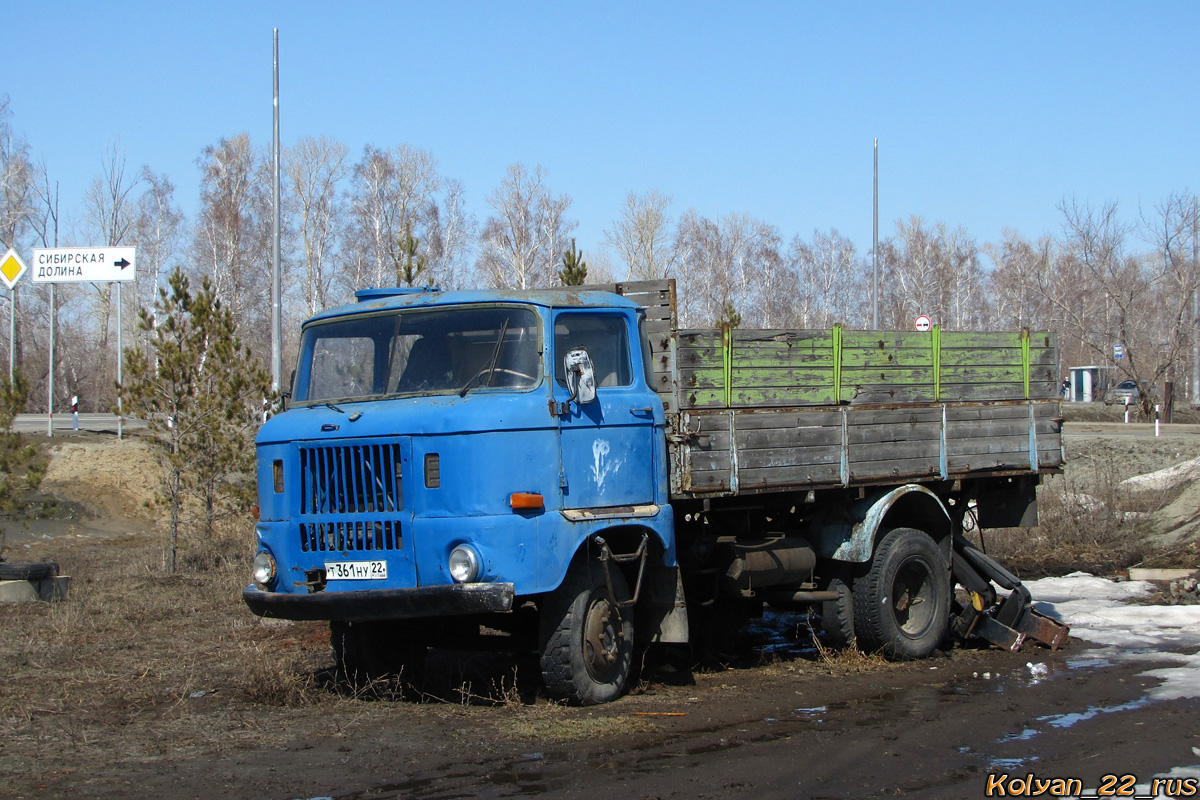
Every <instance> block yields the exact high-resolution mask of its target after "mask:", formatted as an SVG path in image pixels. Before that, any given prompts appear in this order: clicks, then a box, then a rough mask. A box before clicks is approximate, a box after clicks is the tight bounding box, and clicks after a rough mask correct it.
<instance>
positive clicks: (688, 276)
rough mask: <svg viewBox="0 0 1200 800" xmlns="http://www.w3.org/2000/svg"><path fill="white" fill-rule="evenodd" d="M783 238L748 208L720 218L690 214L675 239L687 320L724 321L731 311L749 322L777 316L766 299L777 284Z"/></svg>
mask: <svg viewBox="0 0 1200 800" xmlns="http://www.w3.org/2000/svg"><path fill="white" fill-rule="evenodd" d="M779 243H780V239H779V232H778V231H777V230H776V229H775V228H774V227H773V226H771V225H768V224H766V223H765V222H761V221H759V220H756V219H753V218H752V217H749V216H746V215H744V214H730V215H728V216H726V217H724V218H723V219H719V220H711V219H708V218H706V217H702V216H701V215H700V214H698V213H697V212H696V211H695V210H689V211H688V212H687V213H686V214H684V215H683V217H682V218H681V219H680V220H679V225H678V227H677V228H676V233H675V243H674V251H675V254H676V266H675V269H676V273H677V274H676V277H677V279H678V281H679V291H680V297H681V300H680V312H681V316H682V318H683V320H684V323H683V324H684V325H685V326H693V327H694V326H702V325H716V324H720V323H721V322H722V321H729V320H728V317H729V315H730V312H735V313H736V315H737V316H738V317H739V318H740V320H741V322H742V324H744V325H746V326H749V327H761V326H762V325H763V324H764V323H765V322H772V321H773V320H771V319H768V318H767V317H768V316H770V315H769V314H764V309H763V307H762V304H761V301H762V299H763V296H764V295H765V294H769V293H770V292H772V291H773V290H774V289H773V285H772V284H773V281H774V279H775V278H777V277H778V275H777V274H775V275H772V274H771V273H772V272H774V271H775V270H778V268H779V264H780V256H779Z"/></svg>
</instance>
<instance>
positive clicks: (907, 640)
mask: <svg viewBox="0 0 1200 800" xmlns="http://www.w3.org/2000/svg"><path fill="white" fill-rule="evenodd" d="M950 599H951V597H950V569H949V567H948V565H947V564H946V559H945V557H944V556H943V555H942V552H941V550H940V549H939V548H938V546H937V544H935V543H934V541H933V539H931V538H930V537H929V535H928V534H926V533H924V532H923V531H918V530H915V529H913V528H896V529H895V530H893V531H890V532H889V533H888V534H887V535H886V536H884V537H883V539H882V541H880V542H879V546H878V547H876V549H875V555H874V557H873V558H872V560H871V567H870V570H869V571H868V572H867V574H866V575H864V576H862V577H861V578H858V579H856V580H855V581H854V632H855V634H856V635H857V636H858V644H859V646H860V647H861V648H863V649H864V650H866V651H867V652H880V653H883V655H885V656H886V657H888V658H891V659H896V660H908V659H917V658H924V657H925V656H927V655H929V654H930V653H932V652H933V651H934V650H935V649H937V647H938V645H940V644H941V643H942V640H943V639H944V638H945V637H946V630H947V627H948V625H949V620H950Z"/></svg>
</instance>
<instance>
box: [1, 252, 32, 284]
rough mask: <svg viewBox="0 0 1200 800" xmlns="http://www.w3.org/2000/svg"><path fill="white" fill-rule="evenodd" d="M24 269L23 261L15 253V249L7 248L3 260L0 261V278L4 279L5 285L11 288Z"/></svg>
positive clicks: (23, 272)
mask: <svg viewBox="0 0 1200 800" xmlns="http://www.w3.org/2000/svg"><path fill="white" fill-rule="evenodd" d="M25 269H26V267H25V262H24V261H22V260H21V257H20V256H19V255H17V251H15V250H13V249H12V248H9V250H8V252H7V253H5V254H4V260H3V261H0V278H3V279H4V285H5V286H7V287H8V288H9V289H12V288H13V287H14V286H16V285H17V281H18V280H20V279H21V276H22V275H24V274H25Z"/></svg>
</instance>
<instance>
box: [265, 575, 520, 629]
mask: <svg viewBox="0 0 1200 800" xmlns="http://www.w3.org/2000/svg"><path fill="white" fill-rule="evenodd" d="M515 594H516V592H515V591H514V589H513V584H511V583H456V584H449V585H446V586H419V587H416V588H414V589H366V590H363V591H351V592H315V593H313V594H286V593H278V594H277V593H275V592H264V591H262V590H260V589H256V588H254V587H253V586H248V587H246V588H245V589H243V590H242V600H244V601H245V602H246V605H248V606H249V607H250V610H251V611H253V612H254V613H255V614H257V615H258V616H260V617H273V618H276V619H296V620H317V619H337V620H349V621H353V622H368V621H372V620H385V619H419V618H428V617H448V616H459V615H463V614H487V613H504V612H507V611H512V607H513V597H514V596H515Z"/></svg>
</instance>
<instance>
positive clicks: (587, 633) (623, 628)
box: [540, 559, 633, 705]
mask: <svg viewBox="0 0 1200 800" xmlns="http://www.w3.org/2000/svg"><path fill="white" fill-rule="evenodd" d="M609 572H610V573H611V575H612V588H613V591H612V594H613V595H614V597H610V596H609V590H608V582H607V580H606V579H605V565H604V564H603V563H601V562H600V561H598V560H595V559H591V560H587V561H580V562H576V563H575V564H574V565H573V566H572V567H571V569H570V570H569V571H568V573H567V577H566V579H565V580H564V581H563V583H562V586H560V587H559V588H558V589H557V590H555V591H554V592H553V593H552V594H551V595H550V597H549V599H548V600H547V602H546V603H545V606H544V608H543V609H542V620H541V637H540V638H541V644H542V657H541V667H542V680H543V682H544V683H545V684H546V690H547V691H548V692H549V693H550V695H551V696H552V697H555V698H558V699H560V700H566V701H567V702H569V703H573V704H576V705H594V704H597V703H607V702H609V701H610V700H615V699H616V698H618V697H620V695H621V692H622V691H624V689H625V683H626V681H627V680H628V679H629V674H630V669H631V667H632V664H633V607H632V606H621V605H619V603H620V602H621V601H624V600H627V599H628V598H629V588H628V586H627V585H626V583H625V578H624V576H622V575H621V571H620V570H619V569H618V568H617V567H615V566H613V565H611V564H610V565H609ZM614 600H615V601H616V602H614Z"/></svg>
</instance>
